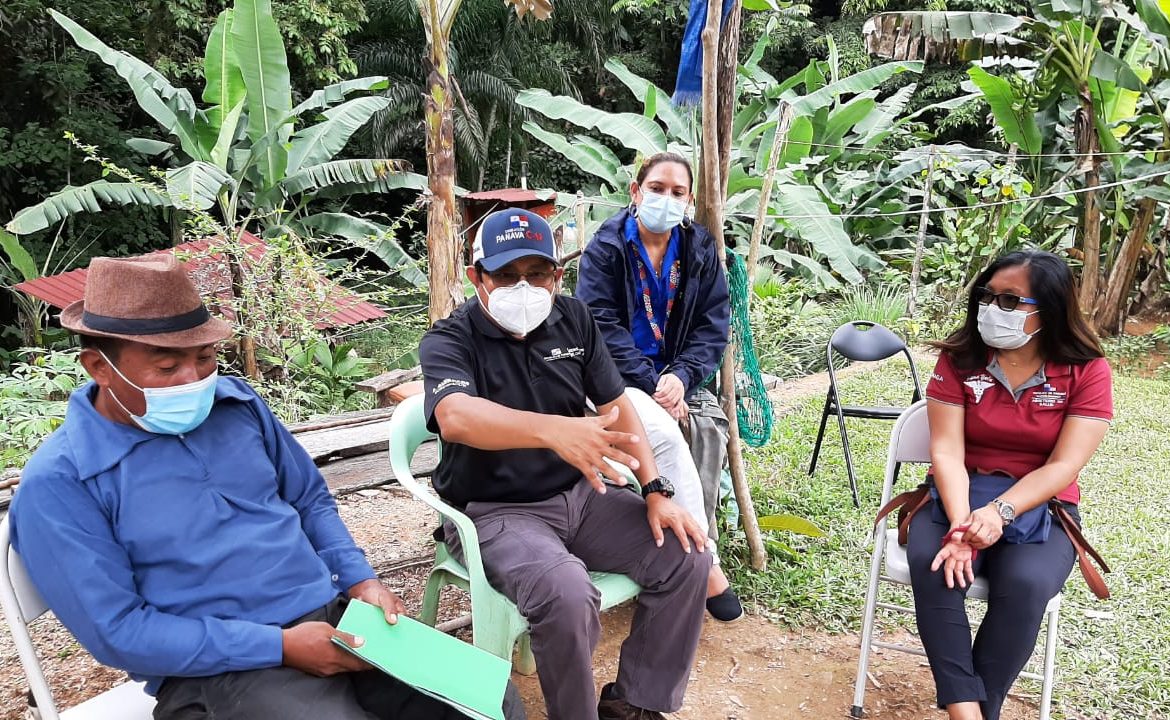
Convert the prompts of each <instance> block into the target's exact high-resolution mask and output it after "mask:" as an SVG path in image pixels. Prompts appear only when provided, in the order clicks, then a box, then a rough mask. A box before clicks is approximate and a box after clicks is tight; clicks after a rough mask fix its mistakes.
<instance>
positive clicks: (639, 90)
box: [605, 58, 691, 142]
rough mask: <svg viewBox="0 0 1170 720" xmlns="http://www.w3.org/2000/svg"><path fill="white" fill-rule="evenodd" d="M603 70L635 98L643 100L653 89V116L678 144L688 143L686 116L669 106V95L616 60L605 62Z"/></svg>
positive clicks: (688, 124) (689, 127)
mask: <svg viewBox="0 0 1170 720" xmlns="http://www.w3.org/2000/svg"><path fill="white" fill-rule="evenodd" d="M605 69H606V70H609V71H610V72H611V73H613V75H614V77H616V78H617V79H618V80H620V81H621V82H622V84H623V85H625V86H626V87H628V88H629V89H630V92H632V93H634V96H635V97H639V98H644V97H646V93H647V92H648V91H649V90H650V89H651V88H653V92H654V115H655V116H656V117H657V118H658V119H659V120H661V121H662V122H664V123H666V129H667V131H668V132H669V133H670V135H671V137H672V138H674V139H675V140H677V141H679V142H690V139H691V124H690V122H689V121H688V120H687V118H686V116H684V115H683V114H682V113H680V112H679V111H678V109H677V108H675V106H674V105H673V104H671V102H670V95H669V94H667V93H666V92H664V91H663V90H662V89H661V88H659V87H658V86H657V85H655V84H654V83H652V82H650V81H649V80H646V79H644V78H641V77H638V76H637V75H635V74H634V73H633V72H631V71H630V69H629V68H628V67H626V66H625V64H624V63H622V61H621V60H618V59H617V58H610V59H609V60H607V61H606V62H605Z"/></svg>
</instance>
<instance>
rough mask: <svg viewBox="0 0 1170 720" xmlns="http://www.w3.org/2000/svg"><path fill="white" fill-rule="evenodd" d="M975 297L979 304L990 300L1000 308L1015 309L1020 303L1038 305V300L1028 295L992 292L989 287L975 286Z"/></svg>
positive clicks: (989, 302) (988, 303)
mask: <svg viewBox="0 0 1170 720" xmlns="http://www.w3.org/2000/svg"><path fill="white" fill-rule="evenodd" d="M975 299H976V300H978V301H979V304H980V305H990V304H991V303H992V301H993V300H994V301H995V304H996V305H998V306H999V308H1000V309H1001V310H1008V311H1011V310H1015V309H1016V307H1018V306H1019V304H1020V303H1023V304H1025V305H1039V304H1040V302H1039V301H1038V300H1035V299H1034V298H1030V297H1020V296H1019V295H1016V294H1015V293H994V292H991V289H990V288H985V287H979V288H975Z"/></svg>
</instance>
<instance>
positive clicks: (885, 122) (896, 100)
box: [853, 83, 918, 147]
mask: <svg viewBox="0 0 1170 720" xmlns="http://www.w3.org/2000/svg"><path fill="white" fill-rule="evenodd" d="M917 88H918V83H910V84H909V85H907V86H905V87H902V88H898V89H897V90H896V91H895V92H894V94H893V95H891V96H890V97H888V98H886V99H885V100H883V101H881V103H879V104H878V106H877V109H876V110H874V111H873V112H872V113H870V114H869V115H868V116H867V117H866V118H865V119H864V120H862V121H861V122H859V123H857V124H856V125H855V126H854V127H853V129H854V131H855V132H857V133H858V134H859V135H861V144H862V145H864V146H865V147H874V146H875V145H877V144H878V143H880V142H881V141H882V140H884V139H885V138H886V137H887V136H889V134H890V131H891V130H892V129H893V128H894V123H895V122H896V121H897V119H898V116H899V115H901V114H902V111H903V110H905V109H906V105H907V104H908V103H909V102H910V98H911V96H913V95H914V91H915V90H916V89H917Z"/></svg>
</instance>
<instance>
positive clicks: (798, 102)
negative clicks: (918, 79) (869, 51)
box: [791, 60, 923, 115]
mask: <svg viewBox="0 0 1170 720" xmlns="http://www.w3.org/2000/svg"><path fill="white" fill-rule="evenodd" d="M922 67H923V63H922V62H921V61H918V60H899V61H895V62H889V63H885V64H883V65H878V66H877V67H872V68H870V69H868V70H862V71H861V72H859V73H854V74H853V75H849V76H847V77H843V78H841V79H840V80H838V81H836V82H831V83H829V84H828V85H825V86H824V87H822V88H820V89H818V90H815V91H813V92H811V93H809V94H807V95H805V96H804V97H796V98H792V99H791V102H792V109H793V111H794V112H795V113H796V114H797V115H811V114H812V113H814V112H816V111H817V110H819V109H820V108H823V107H827V106H828V105H830V104H831V103H832V102H833V101H834V100H836V99H837V98H838V97H839V96H841V95H845V94H854V93H863V92H866V91H869V90H873V89H874V88H876V87H877V86H878V85H881V84H882V83H884V82H885V81H886V80H889V79H890V78H892V77H893V76H895V75H897V74H898V73H901V72H912V73H921V72H922Z"/></svg>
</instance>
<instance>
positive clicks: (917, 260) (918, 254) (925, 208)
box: [906, 145, 934, 317]
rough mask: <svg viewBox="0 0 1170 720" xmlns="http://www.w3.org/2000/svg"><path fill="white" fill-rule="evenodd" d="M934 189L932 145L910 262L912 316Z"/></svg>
mask: <svg viewBox="0 0 1170 720" xmlns="http://www.w3.org/2000/svg"><path fill="white" fill-rule="evenodd" d="M933 191H934V145H931V146H930V159H929V160H928V161H927V164H926V187H924V188H923V189H922V212H921V213H919V215H918V237H917V238H915V240H914V259H913V260H912V261H911V262H910V297H909V298H908V299H907V301H906V312H907V314H909V316H910V317H914V312H915V310H917V308H918V286H919V284H920V283H921V281H922V254H923V253H924V252H925V251H926V230H927V228H929V227H930V196H931V193H932V192H933Z"/></svg>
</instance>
